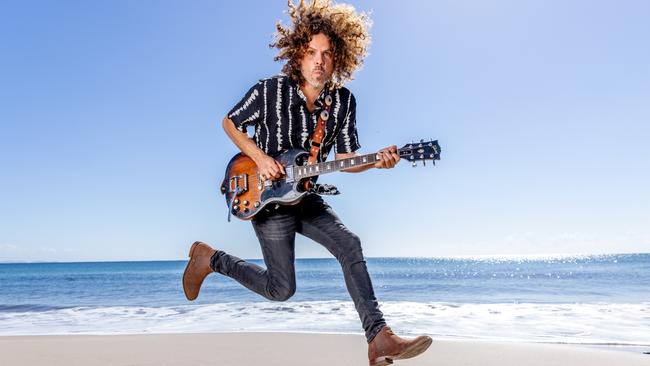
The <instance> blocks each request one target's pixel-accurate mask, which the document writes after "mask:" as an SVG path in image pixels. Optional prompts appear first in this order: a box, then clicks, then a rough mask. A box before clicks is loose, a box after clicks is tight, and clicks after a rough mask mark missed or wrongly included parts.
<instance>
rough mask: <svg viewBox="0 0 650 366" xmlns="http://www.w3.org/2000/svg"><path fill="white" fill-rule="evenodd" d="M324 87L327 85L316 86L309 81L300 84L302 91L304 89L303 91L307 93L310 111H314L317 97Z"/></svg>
mask: <svg viewBox="0 0 650 366" xmlns="http://www.w3.org/2000/svg"><path fill="white" fill-rule="evenodd" d="M324 87H325V86H322V87H320V88H318V87H314V86H312V85H310V84H309V83H303V84H302V85H301V86H300V91H302V93H303V94H304V95H305V98H307V109H309V111H310V112H313V111H314V109H315V106H314V103H315V102H316V98H318V96H319V95H320V93H321V91H323V88H324Z"/></svg>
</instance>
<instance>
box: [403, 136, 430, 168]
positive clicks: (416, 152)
mask: <svg viewBox="0 0 650 366" xmlns="http://www.w3.org/2000/svg"><path fill="white" fill-rule="evenodd" d="M399 156H400V157H401V158H402V159H406V160H408V161H410V162H411V163H413V166H415V165H416V162H417V161H420V160H421V161H422V163H423V164H426V161H427V160H431V161H432V162H433V164H434V165H435V163H436V160H440V145H438V140H431V141H424V140H420V142H412V143H410V144H406V145H404V146H403V147H402V148H401V149H399Z"/></svg>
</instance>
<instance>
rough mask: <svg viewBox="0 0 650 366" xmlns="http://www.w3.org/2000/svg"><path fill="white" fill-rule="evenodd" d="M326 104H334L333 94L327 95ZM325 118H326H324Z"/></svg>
mask: <svg viewBox="0 0 650 366" xmlns="http://www.w3.org/2000/svg"><path fill="white" fill-rule="evenodd" d="M325 104H326V105H328V106H330V105H332V96H331V95H329V94H328V95H327V96H326V97H325ZM323 119H326V118H323Z"/></svg>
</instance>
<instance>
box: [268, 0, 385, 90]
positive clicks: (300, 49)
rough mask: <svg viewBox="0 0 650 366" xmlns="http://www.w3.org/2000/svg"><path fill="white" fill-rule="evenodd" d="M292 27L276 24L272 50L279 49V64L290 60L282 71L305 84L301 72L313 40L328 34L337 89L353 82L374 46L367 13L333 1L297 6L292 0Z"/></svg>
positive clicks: (290, 11)
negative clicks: (355, 74) (354, 76)
mask: <svg viewBox="0 0 650 366" xmlns="http://www.w3.org/2000/svg"><path fill="white" fill-rule="evenodd" d="M288 6H289V10H288V13H289V17H290V18H291V21H292V23H293V26H292V27H284V26H283V25H282V24H281V23H280V22H279V21H278V22H277V24H276V29H277V32H276V34H275V40H274V42H273V43H271V44H270V45H269V47H275V48H277V49H278V50H279V52H278V55H277V56H275V58H274V60H275V61H280V60H287V62H286V64H285V65H284V66H283V67H282V72H284V73H285V74H286V75H287V76H289V77H291V78H292V79H293V80H295V81H296V82H298V83H299V84H302V83H303V82H304V81H305V79H304V77H303V75H302V72H301V70H300V61H301V59H302V57H303V56H304V54H305V51H306V50H307V47H308V45H309V42H310V41H311V37H312V36H313V35H315V34H318V33H323V34H325V35H326V36H327V37H328V38H329V40H330V43H331V47H332V51H333V54H334V70H333V72H332V82H333V85H332V86H333V87H341V86H343V85H344V84H345V83H346V82H347V81H349V80H352V79H353V74H354V72H355V71H356V70H358V69H359V68H360V67H361V66H362V64H363V59H364V57H366V55H367V54H368V48H369V47H370V41H371V38H370V34H369V32H368V30H369V28H370V26H371V24H372V23H371V21H370V17H369V16H368V14H366V13H363V12H361V13H357V12H356V11H355V9H354V7H353V6H352V5H348V4H335V3H333V2H332V1H331V0H312V1H311V2H309V3H305V1H304V0H299V2H298V4H297V5H294V4H293V2H292V1H291V0H288Z"/></svg>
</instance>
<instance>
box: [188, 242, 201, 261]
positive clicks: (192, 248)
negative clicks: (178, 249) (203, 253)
mask: <svg viewBox="0 0 650 366" xmlns="http://www.w3.org/2000/svg"><path fill="white" fill-rule="evenodd" d="M199 243H200V241H195V242H194V244H192V246H191V247H190V254H189V255H188V257H190V258H192V253H194V248H196V247H197V246H198V245H199Z"/></svg>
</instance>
